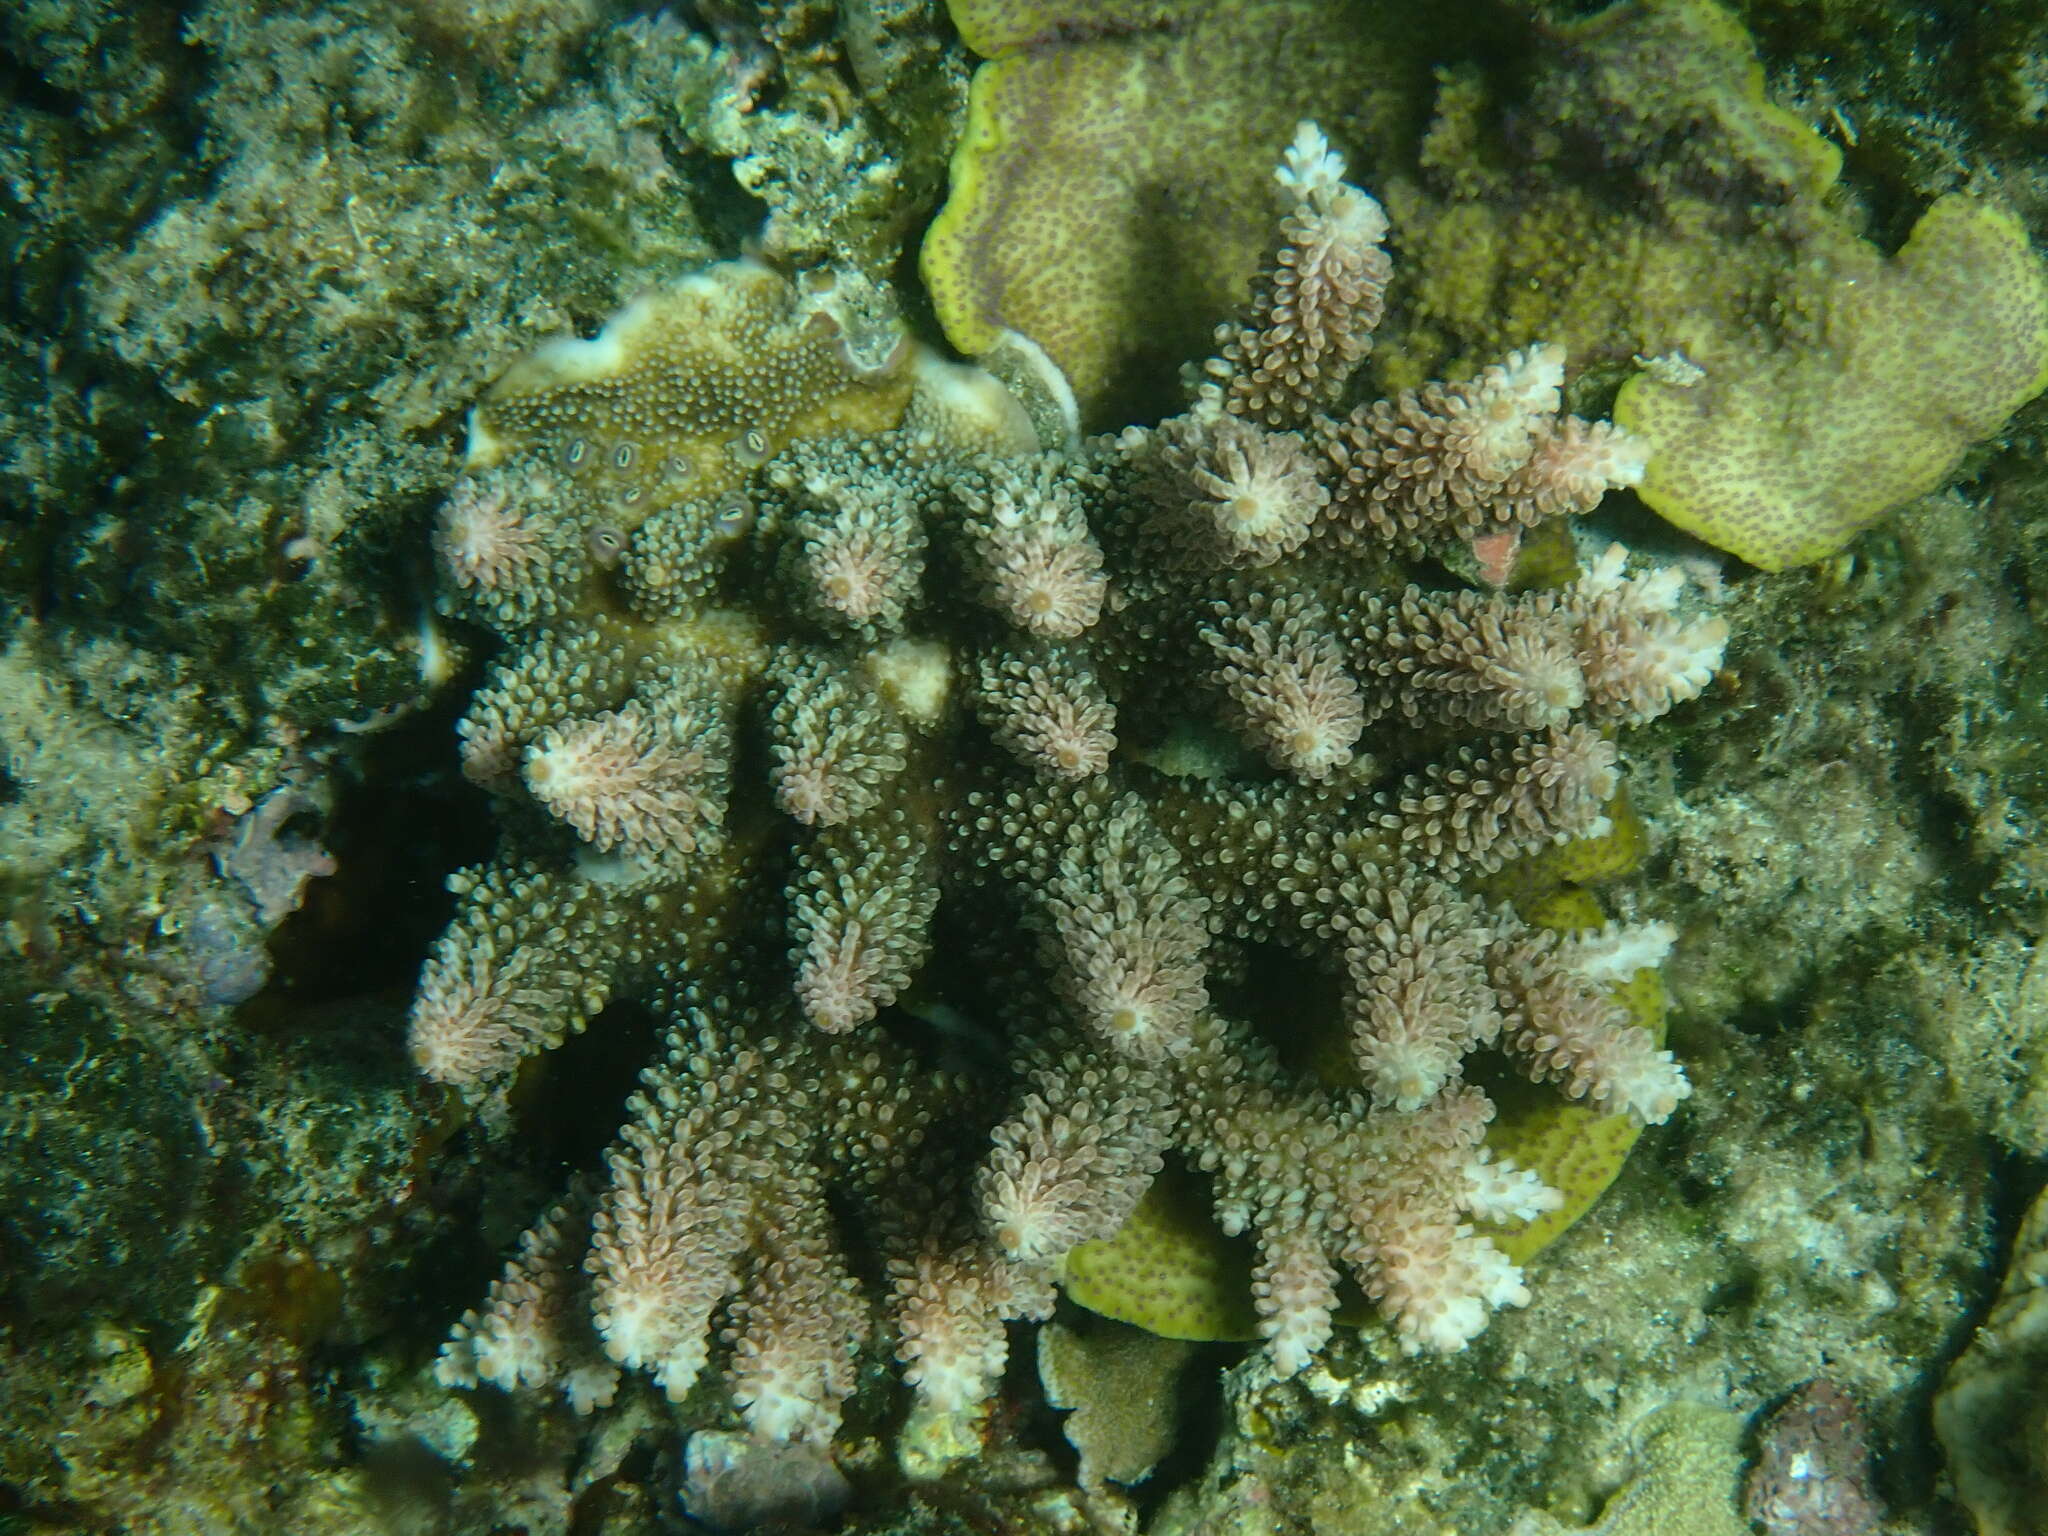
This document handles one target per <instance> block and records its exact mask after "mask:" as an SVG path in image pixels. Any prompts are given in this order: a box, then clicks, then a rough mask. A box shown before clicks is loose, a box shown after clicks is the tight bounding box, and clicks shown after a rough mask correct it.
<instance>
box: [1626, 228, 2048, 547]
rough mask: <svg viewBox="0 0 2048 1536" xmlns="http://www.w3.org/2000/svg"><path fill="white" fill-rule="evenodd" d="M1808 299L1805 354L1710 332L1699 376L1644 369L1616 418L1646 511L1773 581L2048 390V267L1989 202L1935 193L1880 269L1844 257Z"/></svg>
mask: <svg viewBox="0 0 2048 1536" xmlns="http://www.w3.org/2000/svg"><path fill="white" fill-rule="evenodd" d="M1800 298H1801V301H1802V302H1803V304H1804V305H1805V306H1806V308H1807V312H1808V315H1809V317H1810V321H1811V325H1810V333H1811V339H1810V340H1809V341H1807V342H1806V344H1804V345H1790V346H1785V347H1781V348H1778V349H1775V350H1771V351H1759V350H1753V349H1747V348H1723V347H1719V346H1717V345H1716V344H1715V342H1714V340H1713V338H1710V337H1702V338H1700V339H1699V340H1698V341H1697V342H1695V343H1694V344H1693V345H1692V346H1690V347H1688V348H1687V356H1688V357H1689V358H1690V359H1691V360H1692V361H1693V362H1695V363H1697V364H1698V365H1699V366H1701V367H1702V368H1704V369H1705V376H1704V377H1703V378H1701V379H1699V380H1697V381H1695V382H1693V383H1691V384H1689V385H1688V384H1685V383H1681V382H1676V381H1670V380H1666V379H1660V378H1659V377H1657V376H1656V375H1655V374H1652V373H1645V374H1641V375H1638V376H1637V377H1636V378H1634V379H1632V380H1630V381H1629V382H1628V383H1627V384H1626V385H1625V386H1623V388H1622V391H1621V396H1620V398H1619V399H1618V400H1617V401H1616V403H1615V411H1614V415H1615V420H1616V421H1618V422H1619V423H1621V424H1622V425H1623V426H1625V427H1627V428H1628V429H1629V430H1630V431H1632V432H1636V433H1638V434H1640V435H1641V436H1642V437H1643V438H1644V439H1646V440H1647V441H1648V442H1649V444H1650V447H1651V455H1650V462H1649V470H1648V473H1647V474H1646V475H1645V476H1644V479H1643V483H1642V484H1641V485H1640V486H1638V487H1637V493H1638V494H1639V495H1641V497H1642V498H1643V500H1644V501H1646V502H1647V503H1649V505H1650V506H1651V507H1653V508H1654V509H1655V510H1656V511H1657V512H1659V513H1661V514H1662V515H1663V516H1664V517H1665V518H1667V519H1668V520H1669V521H1671V522H1673V523H1675V524H1677V525H1678V526H1679V527H1680V528H1683V529H1685V530H1686V531H1687V532H1689V533H1692V534H1696V535H1697V536H1698V537H1700V538H1702V539H1705V540H1706V541H1707V542H1708V543H1710V544H1713V545H1716V546H1718V547H1719V548H1722V549H1725V550H1727V551H1728V552H1729V553H1730V554H1733V555H1737V556H1739V557H1741V558H1742V559H1744V560H1747V561H1748V562H1749V563H1750V564H1751V565H1755V566H1759V567H1761V568H1762V569H1764V570H1767V571H1781V570H1784V569H1786V568H1787V567H1790V566H1795V565H1807V564H1811V563H1812V562H1814V561H1816V560H1822V559H1825V558H1826V557H1827V556H1829V555H1831V554H1834V553H1835V552H1836V551H1837V550H1839V549H1841V548H1842V547H1843V546H1845V545H1846V544H1848V542H1849V541H1850V540H1851V539H1853V538H1855V536H1856V535H1857V534H1858V533H1860V532H1862V531H1863V529H1864V528H1866V527H1868V526H1869V525H1870V524H1871V523H1872V522H1873V521H1875V520H1876V519H1877V518H1878V517H1879V516H1880V515H1882V514H1883V513H1884V512H1886V511H1887V510H1889V509H1890V508H1892V507H1895V506H1897V505H1899V504H1900V503H1902V502H1905V501H1910V500H1911V499H1912V498H1914V497H1915V496H1921V495H1924V494H1926V493H1927V492H1929V491H1932V490H1934V489H1936V488H1937V487H1939V486H1940V485H1941V483H1942V482H1943V481H1944V480H1946V479H1947V478H1948V476H1949V475H1950V474H1951V473H1952V472H1953V471H1954V469H1955V467H1956V464H1957V462H1958V461H1959V460H1960V459H1961V458H1962V455H1963V451H1964V450H1965V449H1966V448H1968V447H1969V445H1970V444H1971V443H1973V442H1975V441H1977V440H1978V439H1980V438H1984V437H1988V436H1990V435H1991V434H1992V433H1994V432H1996V431H1997V430H1998V429H1999V427H2000V426H2002V425H2003V424H2004V422H2005V420H2006V418H2007V417H2008V416H2010V415H2011V414H2012V412H2013V411H2014V410H2016V409H2017V408H2018V407H2019V406H2020V405H2022V404H2023V403H2024V402H2026V401H2028V400H2030V399H2032V398H2033V397H2034V396H2035V395H2037V394H2039V393H2040V392H2041V390H2042V388H2043V386H2044V385H2048V271H2044V269H2043V266H2042V263H2041V260H2040V257H2039V256H2038V255H2037V254H2036V253H2035V252H2034V251H2033V249H2032V248H2031V247H2030V246H2029V244H2028V243H2027V235H2026V231H2025V229H2024V228H2022V227H2021V225H2020V223H2019V221H2018V220H2017V219H2015V218H2014V217H2012V215H2010V214H2009V213H2006V212H2005V211H2003V210H2002V209H1999V208H1996V207H1993V206H1991V205H1989V204H1986V203H1980V202H1976V201H1974V200H1972V199H1970V198H1967V197H1964V196H1961V195H1959V194H1951V195H1950V196H1947V197H1943V198H1941V199H1939V200H1938V201H1937V202H1936V203H1935V204H1934V205H1933V206H1932V207H1930V208H1929V209H1928V210H1927V212H1926V214H1925V215H1923V216H1922V218H1921V220H1920V222H1919V223H1918V224H1916V225H1915V226H1914V228H1913V233H1912V236H1911V238H1910V239H1908V240H1907V242H1906V244H1905V245H1904V247H1902V248H1901V249H1900V251H1899V252H1898V254H1897V255H1896V256H1894V257H1892V258H1891V259H1890V260H1889V261H1887V260H1884V259H1883V258H1881V257H1879V256H1878V255H1877V253H1876V252H1875V251H1873V250H1871V249H1870V248H1869V247H1867V246H1863V245H1860V244H1858V245H1855V246H1852V247H1850V248H1848V249H1846V250H1843V251H1841V252H1840V253H1839V254H1838V255H1837V257H1836V259H1835V262H1834V264H1833V269H1832V271H1830V272H1828V273H1826V275H1825V276H1824V277H1821V278H1818V279H1816V281H1815V282H1814V283H1813V284H1812V286H1811V288H1810V290H1809V291H1808V292H1806V293H1803V294H1801V295H1800Z"/></svg>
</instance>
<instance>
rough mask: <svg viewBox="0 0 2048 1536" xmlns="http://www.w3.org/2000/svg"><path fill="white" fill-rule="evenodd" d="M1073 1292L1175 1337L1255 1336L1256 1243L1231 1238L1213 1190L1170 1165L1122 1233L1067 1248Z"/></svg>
mask: <svg viewBox="0 0 2048 1536" xmlns="http://www.w3.org/2000/svg"><path fill="white" fill-rule="evenodd" d="M1060 1281H1061V1284H1062V1285H1063V1286H1065V1288H1066V1292H1067V1295H1068V1296H1069V1297H1071V1298H1072V1299H1073V1300H1074V1301H1077V1302H1079V1303H1080V1304H1081V1305H1082V1306H1084V1307H1086V1308H1087V1309H1088V1310H1089V1311H1091V1312H1096V1313H1100V1314H1101V1315H1102V1316H1104V1317H1112V1318H1115V1319H1116V1320H1117V1321H1118V1322H1123V1323H1130V1324H1133V1325H1134V1326H1136V1327H1139V1328H1143V1329H1145V1330H1146V1331H1147V1332H1149V1333H1156V1334H1160V1335H1162V1336H1164V1337H1166V1338H1169V1339H1195V1340H1209V1339H1255V1338H1257V1337H1258V1336H1259V1319H1258V1314H1257V1313H1255V1312H1254V1311H1253V1310H1252V1256H1251V1244H1250V1242H1249V1241H1247V1240H1245V1239H1242V1238H1229V1237H1225V1236H1224V1235H1223V1234H1222V1233H1221V1232H1220V1231H1218V1230H1217V1227H1216V1218H1215V1217H1213V1216H1211V1215H1210V1214H1209V1201H1208V1191H1207V1189H1206V1187H1205V1185H1204V1184H1203V1182H1202V1181H1199V1180H1197V1179H1196V1178H1195V1177H1194V1176H1193V1175H1191V1174H1187V1173H1183V1172H1180V1171H1179V1170H1176V1169H1168V1170H1167V1171H1166V1172H1165V1173H1162V1174H1161V1175H1160V1176H1159V1177H1158V1178H1157V1179H1154V1180H1153V1181H1152V1187H1151V1188H1150V1189H1148V1190H1147V1191H1146V1192H1145V1197H1144V1199H1142V1200H1140V1201H1139V1202H1138V1207H1137V1209H1136V1210H1134V1211H1132V1212H1131V1215H1130V1218H1129V1219H1128V1220H1126V1221H1125V1222H1124V1224H1123V1225H1122V1226H1121V1227H1119V1228H1118V1229H1117V1231H1116V1234H1115V1235H1114V1236H1112V1237H1106V1238H1103V1239H1101V1240H1100V1241H1097V1242H1092V1243H1083V1244H1081V1245H1080V1246H1079V1247H1077V1248H1075V1249H1074V1250H1073V1251H1072V1252H1071V1253H1069V1254H1068V1255H1067V1258H1066V1266H1065V1269H1064V1271H1063V1273H1062V1274H1061V1276H1060Z"/></svg>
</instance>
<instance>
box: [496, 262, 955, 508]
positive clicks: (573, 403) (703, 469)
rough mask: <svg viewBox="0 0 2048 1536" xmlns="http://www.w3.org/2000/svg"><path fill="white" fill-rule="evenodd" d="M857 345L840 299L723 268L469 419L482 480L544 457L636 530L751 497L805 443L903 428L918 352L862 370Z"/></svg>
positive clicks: (522, 370) (526, 372)
mask: <svg viewBox="0 0 2048 1536" xmlns="http://www.w3.org/2000/svg"><path fill="white" fill-rule="evenodd" d="M851 336H852V327H851V325H850V324H849V322H848V320H847V319H846V318H845V317H843V316H842V315H841V314H840V313H839V310H838V306H837V304H836V302H835V295H834V294H833V293H832V292H831V291H830V290H829V289H825V290H817V291H807V292H800V291H799V290H798V289H797V288H796V286H795V285H793V284H792V283H791V282H790V281H789V280H788V279H787V278H785V277H783V276H782V275H781V274H780V273H778V272H776V271H773V270H772V269H770V268H768V267H765V266H762V265H760V264H759V263H757V262H747V261H729V262H722V263H720V264H718V265H717V266H713V267H710V268H707V269H706V270H704V271H703V272H700V273H696V274H693V275H692V276H690V277H687V278H685V279H683V280H682V281H681V282H679V283H676V284H674V285H672V286H671V287H669V288H666V289H663V290H662V291H660V292H658V293H654V294H650V295H648V296H646V297H644V298H642V299H639V300H637V301H636V302H634V303H633V304H631V305H629V306H628V307H627V308H626V309H625V310H623V311H622V312H620V314H618V315H617V316H616V317H615V318H613V320H612V321H611V322H610V323H609V324H607V325H606V326H605V328H604V329H603V330H602V331H600V332H599V333H598V334H597V335H596V336H594V337H592V338H590V339H589V340H588V341H580V340H565V341H557V342H553V343H550V344H549V345H547V346H545V347H542V348H541V349H540V350H539V351H538V352H535V353H534V354H533V355H532V356H530V357H528V358H526V359H524V360H522V361H521V362H519V363H516V364H514V365H513V367H512V368H511V369H510V370H508V371H507V372H506V374H505V376H504V377H503V378H501V379H500V380H499V381H498V382H497V384H496V385H494V386H493V387H492V388H491V390H490V392H489V394H487V395H486V396H485V397H484V400H483V402H482V404H480V405H479V406H478V407H477V409H476V411H475V413H474V415H473V416H472V418H471V421H470V446H469V462H470V466H471V467H472V468H481V467H486V466H489V465H492V464H496V463H499V462H501V461H502V460H503V459H504V458H506V457H507V456H508V455H509V454H511V453H512V452H514V451H517V450H519V449H522V448H525V449H537V450H539V452H540V453H541V455H542V456H543V458H544V460H545V461H546V462H548V463H549V464H550V465H551V466H552V467H553V469H554V471H555V472H556V473H557V474H558V475H560V476H561V477H562V479H563V481H564V482H565V483H566V484H568V485H571V486H574V487H576V488H577V490H578V493H579V494H580V495H583V496H587V497H590V498H593V499H595V500H596V501H598V502H601V503H603V504H604V505H605V511H606V519H607V522H608V524H609V525H610V526H613V527H616V528H618V529H620V530H621V531H629V530H631V529H632V528H634V527H637V526H638V525H639V524H640V523H641V522H642V521H644V520H645V518H646V517H647V515H648V514H649V513H651V512H652V511H653V510H655V508H656V507H658V506H659V505H661V504H662V503H663V502H664V501H667V500H673V499H677V498H680V497H693V498H709V497H714V496H718V495H721V494H723V493H725V492H727V491H730V490H733V489H735V488H737V487H738V486H739V485H741V484H742V483H743V482H744V481H745V479H746V478H747V477H748V476H749V475H750V474H751V473H752V472H753V470H754V469H755V468H756V467H758V466H759V465H760V464H762V463H764V462H766V461H767V460H768V459H770V458H772V457H773V456H774V455H776V454H778V453H780V452H781V451H782V450H783V449H784V448H786V447H787V446H788V445H789V444H790V443H791V442H792V441H794V440H796V439H799V438H814V437H826V436H831V435H834V434H836V433H842V432H846V433H861V434H866V433H874V432H882V431H886V430H888V429H889V428H891V427H894V426H895V425H896V424H897V423H898V422H899V421H901V420H902V418H903V414H904V410H905V408H906V407H907V406H908V404H909V401H910V395H911V389H912V382H913V378H914V376H915V373H916V369H915V367H914V357H915V353H914V351H913V349H912V348H911V347H910V346H909V345H908V344H907V342H906V343H902V344H900V345H897V346H896V347H894V348H893V350H891V349H888V348H879V349H876V350H879V351H880V353H881V355H880V356H878V357H874V358H868V357H863V356H861V355H860V354H859V351H858V349H857V348H856V347H855V346H854V345H853V344H852V341H851V339H850V338H851Z"/></svg>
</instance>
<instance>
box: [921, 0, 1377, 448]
mask: <svg viewBox="0 0 2048 1536" xmlns="http://www.w3.org/2000/svg"><path fill="white" fill-rule="evenodd" d="M948 8H949V10H950V11H951V13H952V16H953V20H954V23H955V24H956V25H957V26H958V27H959V29H960V35H961V37H962V39H963V40H964V41H965V42H966V43H967V46H968V47H969V48H971V49H973V50H974V51H975V52H976V53H978V54H981V55H982V56H983V57H984V58H985V59H987V60H988V62H987V63H985V64H983V65H982V66H981V67H980V68H979V69H978V70H976V72H975V75H974V81H973V85H972V87H971V91H970V95H969V98H968V118H967V125H966V127H965V129H964V130H963V131H962V133H961V136H960V141H959V143H958V144H957V145H956V146H955V148H954V152H953V164H952V187H951V190H950V192H949V194H948V196H947V200H946V204H945V207H944V208H943V209H942V210H941V211H940V214H939V216H938V218H937V219H935V220H934V221H933V222H932V226H931V229H930V231H929V233H928V234H927V235H926V236H925V242H924V248H923V252H922V255H921V257H920V270H921V272H922V275H923V277H924V282H925V287H926V289H927V290H928V291H929V292H930V294H931V298H932V305H933V308H934V309H935V310H936V311H937V313H938V316H939V320H940V323H941V324H943V325H944V326H945V328H946V337H947V339H948V340H949V341H951V342H952V343H953V344H954V345H955V346H956V347H958V348H960V350H961V351H963V352H966V353H968V354H970V355H972V356H976V357H983V358H990V357H991V354H994V355H995V358H1000V357H1001V356H1002V355H1003V353H1004V352H1005V350H1006V347H1005V342H1006V338H1009V337H1011V336H1012V335H1014V334H1016V333H1021V334H1022V335H1023V336H1024V337H1025V338H1028V343H1029V350H1030V351H1031V352H1033V353H1040V352H1042V353H1043V354H1045V355H1046V356H1049V357H1050V359H1051V361H1052V363H1053V364H1054V365H1056V367H1057V368H1058V370H1059V372H1060V374H1061V375H1062V377H1063V379H1064V381H1065V383H1066V384H1067V385H1068V386H1070V387H1071V389H1072V393H1073V397H1074V399H1075V401H1076V402H1077V405H1078V410H1079V415H1080V420H1081V423H1082V425H1083V426H1084V427H1086V428H1088V429H1089V430H1096V429H1099V428H1101V427H1103V426H1106V425H1111V424H1115V423H1120V422H1122V421H1125V420H1129V419H1130V418H1131V417H1132V416H1133V415H1135V414H1139V413H1141V412H1143V411H1145V410H1147V409H1148V408H1156V405H1157V403H1158V400H1159V398H1160V397H1161V396H1162V395H1163V394H1164V392H1165V389H1166V388H1167V387H1169V386H1170V383H1171V380H1172V378H1173V374H1174V370H1175V369H1176V368H1178V367H1179V366H1180V364H1181V362H1182V361H1183V360H1184V359H1185V358H1186V357H1187V356H1188V355H1189V353H1190V352H1192V351H1194V350H1195V349H1196V348H1197V347H1199V346H1200V345H1201V344H1202V343H1203V341H1204V340H1205V339H1206V335H1207V331H1208V328H1209V327H1210V325H1211V324H1213V323H1214V319H1215V317H1216V316H1217V315H1219V314H1226V313H1228V312H1230V311H1231V310H1232V309H1234V308H1235V307H1236V306H1237V305H1238V304H1239V303H1240V302H1241V301H1242V298H1243V294H1242V292H1241V289H1240V287H1239V285H1240V284H1242V283H1243V282H1244V280H1245V279H1246V277H1248V276H1249V275H1250V274H1251V272H1252V271H1253V270H1254V269H1255V268H1256V266H1257V264H1258V261H1259V258H1260V257H1261V256H1262V255H1263V254H1264V250H1265V247H1266V246H1267V245H1268V244H1269V242H1270V239H1271V221H1270V219H1268V218H1267V217H1266V216H1265V214H1264V208H1265V204H1266V201H1267V199H1266V195H1265V188H1264V187H1263V186H1262V185H1261V183H1262V182H1263V180H1264V178H1265V174H1266V173H1265V157H1266V156H1267V154H1268V153H1269V152H1270V146H1271V145H1273V144H1276V143H1279V142H1280V141H1281V140H1283V139H1284V138H1285V137H1286V135H1287V134H1288V133H1289V132H1290V131H1291V130H1292V128H1293V125H1294V122H1295V120H1296V119H1297V118H1298V117H1301V116H1304V115H1310V116H1317V117H1320V118H1321V119H1322V120H1323V121H1324V122H1326V123H1334V122H1337V121H1339V120H1340V119H1342V118H1343V117H1344V116H1345V115H1346V114H1351V113H1358V112H1361V111H1365V110H1369V109H1371V108H1372V106H1373V105H1374V104H1373V103H1370V102H1368V101H1367V99H1366V97H1365V96H1364V95H1363V94H1362V93H1361V91H1360V89H1359V83H1358V82H1359V80H1360V79H1361V78H1362V77H1363V76H1364V75H1365V74H1366V73H1367V68H1366V66H1367V64H1368V63H1369V61H1370V60H1371V59H1372V57H1373V53H1374V49H1375V47H1376V46H1377V45H1376V44H1375V43H1374V42H1373V41H1372V38H1373V35H1374V32H1375V30H1376V29H1375V27H1374V26H1373V25H1371V24H1369V23H1368V22H1367V21H1366V20H1365V19H1364V18H1363V17H1362V15H1361V14H1360V12H1359V11H1358V10H1357V8H1355V7H1354V6H1353V5H1351V4H1349V3H1331V0H1173V3H1171V4H1160V3H1158V0H1148V3H1145V4H1133V5H1128V6H1126V5H1122V4H1100V3H1090V4H1086V5H1078V6H1077V5H1046V4H1040V3H1018V0H951V3H950V5H949V7H948ZM1283 82H1284V84H1283ZM1381 110H1384V108H1381ZM1162 250H1170V251H1172V252H1173V259H1172V260H1171V261H1169V262H1165V263H1162V262H1161V261H1159V260H1158V254H1159V252H1160V251H1162ZM993 361H994V359H992V362H993ZM995 366H997V367H998V368H999V371H1005V372H1007V370H1005V369H1003V368H1002V365H1001V364H1000V362H995Z"/></svg>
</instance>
